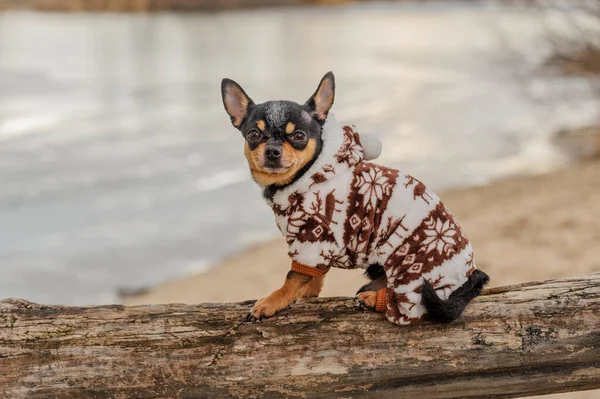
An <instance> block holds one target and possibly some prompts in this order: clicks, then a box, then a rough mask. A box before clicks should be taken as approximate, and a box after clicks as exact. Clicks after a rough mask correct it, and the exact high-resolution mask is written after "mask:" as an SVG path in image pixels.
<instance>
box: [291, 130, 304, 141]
mask: <svg viewBox="0 0 600 399" xmlns="http://www.w3.org/2000/svg"><path fill="white" fill-rule="evenodd" d="M292 140H294V141H304V140H306V133H304V132H296V133H294V135H293V136H292Z"/></svg>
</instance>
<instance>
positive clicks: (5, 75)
mask: <svg viewBox="0 0 600 399" xmlns="http://www.w3.org/2000/svg"><path fill="white" fill-rule="evenodd" d="M482 4H483V3H480V2H477V3H476V5H475V6H473V5H471V3H470V2H439V1H436V2H430V3H420V2H418V3H411V4H410V5H409V3H400V2H385V3H380V2H377V3H376V2H374V3H368V4H367V3H355V4H354V5H351V6H345V7H341V8H340V7H297V8H276V9H268V10H266V9H262V10H253V11H251V12H238V11H235V12H223V13H216V14H208V13H204V14H203V13H189V14H184V13H148V14H145V13H136V14H114V13H71V14H62V13H41V12H3V13H0V26H1V27H2V29H0V77H1V78H0V142H1V145H0V181H2V182H3V185H2V189H0V221H1V223H0V259H1V260H2V271H3V273H4V276H5V277H4V278H3V279H2V280H1V281H0V291H2V292H3V293H4V294H3V295H4V296H18V297H25V298H27V299H29V300H32V301H35V302H42V303H63V304H100V303H110V302H115V301H118V296H117V295H116V294H117V290H118V289H119V287H124V286H125V287H131V288H132V289H134V290H135V289H136V288H138V287H152V286H155V285H156V284H160V283H161V282H164V281H170V280H173V279H176V278H180V277H184V276H187V275H189V274H190V273H198V272H201V271H205V270H207V269H208V268H209V266H210V265H211V264H213V263H214V262H217V261H219V260H221V259H224V258H225V257H226V256H229V255H231V254H234V253H239V251H241V250H244V249H247V248H251V247H253V246H254V245H256V244H257V243H261V242H265V241H268V240H270V239H272V238H273V237H277V235H278V234H279V233H278V231H277V229H276V227H275V225H274V223H273V221H272V213H271V211H270V210H269V209H268V208H267V207H266V206H265V205H264V201H263V200H262V198H261V196H260V193H259V190H258V189H257V187H256V185H255V184H254V183H253V182H252V181H251V180H250V178H249V173H248V169H247V165H246V162H245V159H244V157H243V155H242V151H241V146H242V144H243V140H242V138H241V137H240V135H239V133H238V132H236V131H235V129H233V128H232V127H231V124H230V123H229V121H228V118H227V115H226V114H225V112H224V111H223V107H222V104H221V101H220V98H219V97H220V96H219V82H220V81H221V79H222V78H223V77H225V76H226V77H230V78H233V79H236V80H237V81H238V82H240V83H242V84H243V86H244V88H245V89H246V90H247V91H248V93H249V94H251V96H252V97H253V98H254V99H255V100H257V101H265V100H267V99H275V98H287V99H293V100H295V101H304V100H306V98H307V96H309V95H310V93H311V92H312V90H313V86H315V85H316V84H317V82H318V79H319V78H320V77H321V76H322V75H323V73H324V72H325V71H328V70H333V71H334V72H335V73H336V80H337V83H338V87H339V90H338V93H337V96H336V105H335V107H334V113H335V115H336V117H337V118H338V119H339V120H342V121H349V122H351V123H353V124H355V125H356V126H357V127H358V129H359V131H361V132H362V131H363V129H365V130H364V131H365V132H366V131H370V132H375V133H377V134H379V135H380V136H381V138H382V141H383V143H384V151H383V153H382V155H381V157H380V159H379V160H378V162H381V163H382V164H385V165H389V166H392V167H396V168H399V169H401V170H406V171H410V173H411V174H413V175H415V176H417V177H419V179H421V180H422V181H424V182H425V183H426V184H427V185H428V186H429V187H431V188H432V189H433V190H435V191H436V192H443V191H444V190H447V189H452V188H457V187H468V186H482V185H486V184H488V183H489V182H490V181H495V180H499V179H502V178H506V177H512V176H520V175H524V174H530V173H544V172H548V171H551V170H556V169H559V168H561V167H562V166H563V165H564V164H565V163H566V160H565V157H564V156H563V155H562V154H559V153H558V151H557V149H556V147H558V146H557V145H555V144H554V143H553V142H552V132H557V131H559V130H569V129H573V128H576V127H580V126H585V125H590V124H593V123H596V122H597V120H598V114H597V110H598V109H599V108H598V104H599V98H598V96H597V93H596V92H595V91H594V90H593V88H592V87H591V84H590V82H589V81H588V80H586V79H581V78H580V77H578V76H565V75H564V74H562V73H561V72H560V70H559V68H554V67H552V68H548V67H547V64H546V60H547V59H548V55H549V54H550V53H549V49H548V48H547V47H545V46H544V45H543V44H544V42H545V40H546V39H545V36H544V35H545V30H544V26H543V25H540V24H539V23H535V22H536V21H537V22H540V20H539V18H538V17H537V16H536V15H537V14H536V13H535V12H533V13H532V14H531V15H523V14H520V13H518V12H515V10H514V9H513V8H511V7H504V6H502V7H501V6H498V5H493V6H492V5H488V6H483V5H482ZM486 4H487V3H486ZM494 4H496V3H494ZM257 20H259V21H261V23H255V22H256V21H257ZM248 26H252V34H251V35H249V34H247V29H248ZM307 27H308V31H309V32H310V34H309V35H307ZM257 43H260V46H257ZM240 198H243V199H244V206H240V202H239V200H240Z"/></svg>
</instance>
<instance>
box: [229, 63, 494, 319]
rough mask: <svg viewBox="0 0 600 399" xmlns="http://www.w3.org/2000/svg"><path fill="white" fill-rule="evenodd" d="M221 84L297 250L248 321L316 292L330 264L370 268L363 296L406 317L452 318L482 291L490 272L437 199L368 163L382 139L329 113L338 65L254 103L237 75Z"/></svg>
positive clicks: (391, 315)
mask: <svg viewBox="0 0 600 399" xmlns="http://www.w3.org/2000/svg"><path fill="white" fill-rule="evenodd" d="M221 91H222V98H223V104H224V106H225V110H226V111H227V113H228V114H229V116H230V118H231V123H232V124H233V126H234V127H235V128H237V129H238V130H239V131H240V132H241V133H242V136H243V138H244V140H245V143H244V154H245V156H246V158H247V160H248V164H249V167H250V173H251V175H252V178H253V179H254V180H255V181H256V183H258V185H259V186H260V187H261V188H262V190H263V196H264V198H265V199H266V201H267V203H268V204H269V206H270V207H271V208H272V209H273V212H274V213H275V218H276V222H277V226H278V227H279V230H280V231H281V232H282V234H283V235H284V237H285V239H286V242H287V244H288V247H289V252H288V253H289V256H290V258H291V270H290V271H289V272H288V274H287V277H286V279H285V282H284V284H283V286H282V287H281V288H279V289H277V290H275V291H274V292H273V293H271V294H270V295H268V296H266V297H264V298H262V299H260V300H259V301H257V302H256V303H255V304H254V306H253V307H252V308H251V310H250V312H249V314H248V319H249V320H253V319H260V318H262V317H270V316H273V315H274V314H275V313H276V312H278V311H279V310H281V309H284V308H285V307H287V306H288V305H289V304H291V303H292V302H294V301H295V300H296V299H298V298H300V297H315V296H318V295H319V293H320V291H321V288H322V286H323V280H324V278H325V274H326V273H327V271H328V270H329V268H330V267H339V268H345V269H353V268H363V269H366V272H365V274H366V275H367V276H368V277H369V278H370V279H371V280H372V281H371V282H370V283H368V284H366V285H365V286H363V287H362V288H360V289H359V290H358V293H357V299H358V301H359V302H360V304H361V305H362V306H365V307H367V308H372V309H374V310H376V311H379V312H383V313H385V316H386V317H387V318H388V319H389V320H390V321H391V322H393V323H396V324H400V325H403V324H411V323H414V322H417V321H419V320H422V319H423V318H425V317H428V318H431V319H434V320H437V321H440V322H450V321H453V320H455V319H456V318H457V317H458V316H460V314H461V313H462V312H463V310H464V309H465V307H466V306H467V304H468V303H469V302H470V301H471V300H472V299H473V298H474V297H476V296H477V295H479V294H480V292H481V290H482V289H483V287H484V285H485V284H487V282H488V280H489V278H488V276H487V275H486V274H485V273H483V272H482V271H480V270H477V269H476V267H475V263H474V261H473V251H472V248H471V245H470V244H469V242H468V240H467V238H466V236H465V235H464V232H463V230H462V229H461V228H460V226H459V225H458V224H457V223H456V222H455V220H454V218H453V217H452V215H451V214H450V213H449V212H448V210H447V209H446V207H445V206H444V205H443V204H442V202H441V201H440V200H439V198H438V197H437V196H436V195H435V194H434V193H433V192H432V191H430V190H429V189H428V188H427V187H426V186H425V185H424V184H423V183H421V182H420V181H419V180H417V179H416V178H414V177H412V176H410V175H408V174H403V173H401V172H400V171H398V170H395V169H392V168H387V167H385V166H381V165H377V164H374V163H371V162H368V161H369V160H370V159H373V158H376V157H377V155H379V154H378V151H379V150H380V145H379V143H375V144H373V140H372V138H370V139H369V140H367V136H366V135H359V134H358V132H357V131H356V129H355V128H354V126H350V125H343V124H339V123H338V122H336V121H335V118H334V117H333V115H331V114H330V112H329V111H330V109H331V107H332V105H333V102H334V97H335V78H334V75H333V73H331V72H329V73H327V74H326V75H325V76H324V77H323V79H322V80H321V82H320V83H319V85H318V87H317V90H316V91H315V92H314V94H313V95H312V96H311V97H310V98H309V99H308V101H306V103H304V104H298V103H295V102H292V101H267V102H265V103H262V104H256V103H254V101H252V99H251V98H250V97H249V96H248V95H247V94H246V92H245V91H244V90H243V89H242V87H241V86H240V85H239V84H237V83H236V82H234V81H233V80H230V79H223V81H222V85H221Z"/></svg>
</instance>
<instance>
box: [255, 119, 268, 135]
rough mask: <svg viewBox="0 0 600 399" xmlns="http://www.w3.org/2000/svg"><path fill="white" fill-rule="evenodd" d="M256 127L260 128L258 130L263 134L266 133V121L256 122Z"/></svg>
mask: <svg viewBox="0 0 600 399" xmlns="http://www.w3.org/2000/svg"><path fill="white" fill-rule="evenodd" d="M256 127H257V128H258V130H260V131H261V132H264V131H265V127H266V125H265V121H263V120H262V119H261V120H259V121H256Z"/></svg>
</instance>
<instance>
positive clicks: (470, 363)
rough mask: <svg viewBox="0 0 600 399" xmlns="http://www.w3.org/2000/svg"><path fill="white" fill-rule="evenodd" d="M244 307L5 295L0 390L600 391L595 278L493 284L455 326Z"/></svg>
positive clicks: (105, 393)
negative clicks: (263, 312) (67, 301)
mask: <svg viewBox="0 0 600 399" xmlns="http://www.w3.org/2000/svg"><path fill="white" fill-rule="evenodd" d="M250 304H251V302H245V303H237V304H202V305H197V306H190V305H180V304H175V305H162V306H138V307H123V306H99V307H87V308H75V307H62V306H46V305H38V304H34V303H30V302H27V301H23V300H14V299H12V300H11V299H9V300H5V301H2V302H0V397H2V398H84V397H101V398H109V397H110V398H142V397H144V398H145V397H168V398H170V397H185V398H224V397H282V396H283V397H305V398H330V397H352V398H360V397H377V398H382V397H383V398H385V397H390V398H401V397H412V396H414V395H419V397H420V398H459V397H460V398H464V397H477V398H510V397H518V396H526V395H533V394H545V393H552V392H563V391H575V390H585V389H594V388H600V274H595V275H590V276H583V277H577V278H570V279H564V280H550V281H544V282H532V283H526V284H521V285H516V286H510V287H501V288H492V289H488V290H487V291H486V292H485V293H484V295H482V296H481V297H479V298H477V299H476V300H474V301H473V303H472V304H471V305H470V306H469V307H468V308H467V310H466V312H465V313H464V314H463V316H461V318H460V319H459V320H457V321H456V322H454V323H452V324H450V325H438V324H433V323H430V322H424V323H422V324H420V325H418V326H409V327H399V326H396V325H393V324H391V323H389V322H387V321H386V320H385V319H384V318H383V316H382V315H380V314H375V313H372V312H363V311H360V310H358V309H357V307H356V304H355V303H354V301H353V300H352V299H349V298H319V299H310V300H309V299H304V300H301V301H299V302H298V303H296V304H294V305H292V306H291V307H290V308H289V309H287V310H285V311H283V312H281V313H280V314H278V315H277V316H275V317H274V318H272V319H268V320H263V321H262V322H257V323H249V322H245V321H243V316H245V315H246V312H247V311H248V308H249V306H250Z"/></svg>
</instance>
